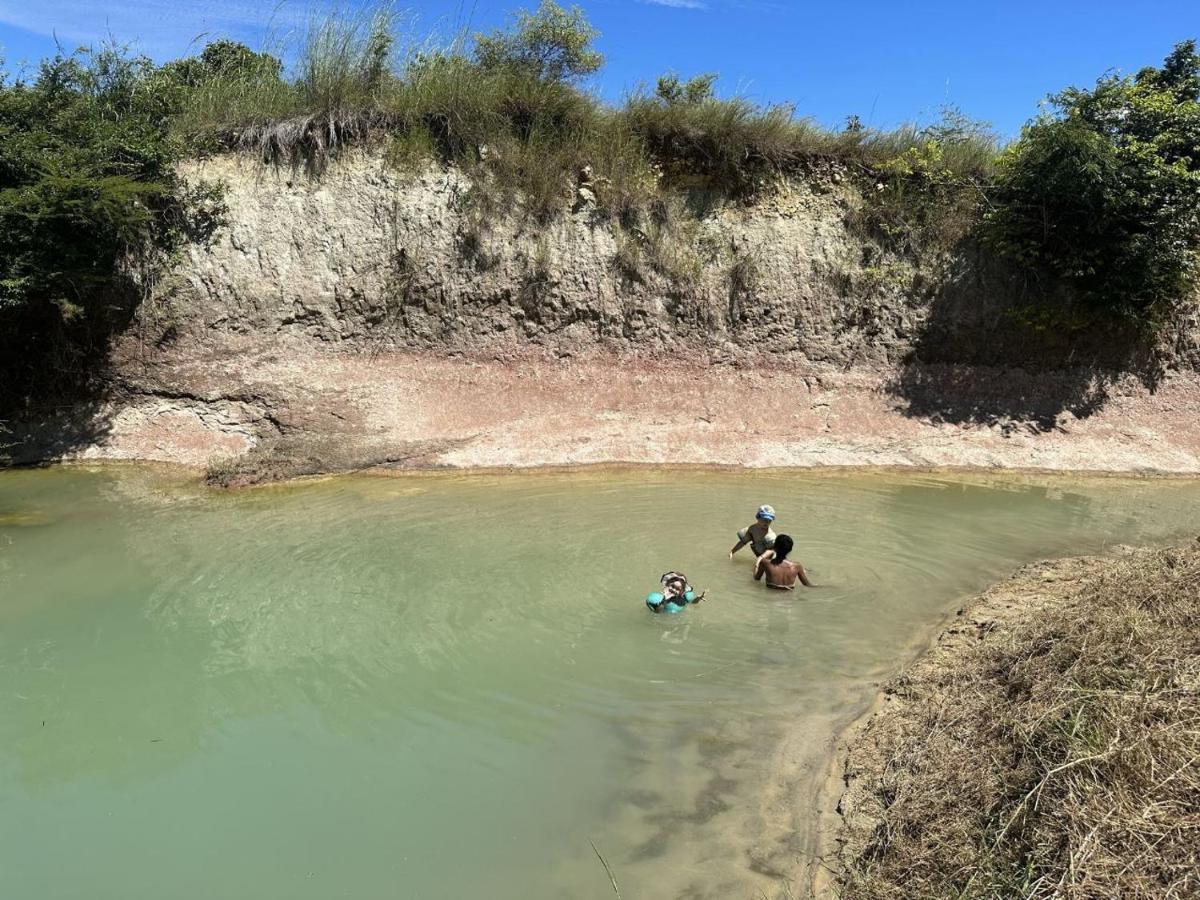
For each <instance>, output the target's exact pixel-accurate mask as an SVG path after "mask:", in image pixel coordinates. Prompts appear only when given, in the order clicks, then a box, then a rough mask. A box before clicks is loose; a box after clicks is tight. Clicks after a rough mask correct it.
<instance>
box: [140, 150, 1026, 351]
mask: <svg viewBox="0 0 1200 900" xmlns="http://www.w3.org/2000/svg"><path fill="white" fill-rule="evenodd" d="M189 175H191V176H193V177H199V178H207V179H219V180H220V181H222V182H223V183H224V184H225V185H226V186H227V189H228V193H227V202H228V205H229V210H230V216H229V226H228V227H227V228H225V229H223V230H222V232H221V233H220V234H219V236H218V238H217V240H216V241H215V243H214V244H213V245H212V246H210V247H207V248H193V249H192V250H191V251H190V252H189V254H188V256H187V258H186V259H185V260H184V261H183V262H182V263H181V264H180V265H179V266H178V268H177V269H176V271H175V272H174V273H173V275H172V276H171V277H170V278H168V279H167V280H166V281H165V283H164V284H163V286H162V289H161V290H160V292H159V297H158V299H157V301H156V302H155V303H154V304H151V305H150V306H149V307H148V310H147V313H146V317H147V320H148V321H149V323H150V324H151V325H154V326H157V327H160V328H164V329H165V328H168V327H172V326H173V327H174V328H175V329H176V330H178V329H180V328H181V327H182V326H187V327H195V326H201V327H203V329H204V330H206V331H213V330H215V331H219V332H237V333H258V334H274V333H289V334H293V335H303V336H306V337H309V338H314V339H317V340H319V341H322V342H326V343H340V344H344V345H346V346H347V347H358V348H362V347H377V346H381V345H384V346H396V347H405V348H428V347H448V348H454V349H460V350H466V351H484V352H488V351H491V350H499V349H502V348H504V347H506V346H507V347H513V346H516V345H520V344H528V343H529V342H534V343H537V344H542V345H545V346H547V347H550V348H552V349H555V350H560V351H570V352H572V353H576V352H579V351H580V350H582V349H586V348H587V347H591V346H602V347H608V348H613V349H639V348H646V349H654V348H658V347H661V346H663V345H666V344H676V343H677V342H679V341H681V340H682V341H683V342H685V343H686V344H687V345H689V346H690V347H691V348H693V349H694V350H700V351H703V353H704V354H706V355H707V356H708V357H709V358H710V359H714V360H716V361H721V360H723V359H729V358H736V357H738V356H739V355H744V354H747V353H767V354H788V355H790V356H795V357H796V358H798V359H801V360H805V361H810V362H818V363H831V364H835V365H837V366H843V367H844V366H852V365H861V364H864V363H867V364H872V363H874V364H877V363H888V362H896V361H898V360H900V359H903V358H905V357H906V356H908V355H909V354H911V353H912V351H914V349H915V350H918V351H919V352H920V351H921V348H920V346H919V345H920V342H921V341H922V340H924V341H925V343H926V344H927V345H929V344H930V343H931V342H930V341H929V340H928V338H929V332H930V329H933V330H935V331H937V332H938V339H937V341H936V342H934V343H936V345H937V348H936V352H934V353H933V354H932V355H931V354H930V353H929V352H928V347H927V348H926V351H925V352H920V355H921V356H922V358H930V359H936V360H940V361H947V360H952V361H962V362H984V363H992V362H1000V361H1002V360H1000V359H999V358H998V357H999V355H1000V354H1002V353H1003V352H1004V351H1005V349H1006V345H1011V343H1012V341H1011V340H1010V339H1009V337H1008V336H1007V332H1006V328H1008V320H1007V319H1006V318H1005V317H1004V315H1003V313H1002V307H1003V305H1004V303H1005V302H1006V301H1007V300H1008V299H1009V298H1010V294H1011V285H1010V284H1008V283H1005V282H1003V281H1001V280H999V279H991V281H990V282H989V281H988V279H985V278H984V277H983V276H982V275H981V273H980V272H979V271H977V270H974V269H973V268H972V267H971V266H970V265H968V264H965V263H960V264H959V265H958V266H957V269H958V270H959V271H957V272H950V273H948V274H945V273H944V274H943V275H942V276H939V277H938V278H937V279H934V278H930V277H929V276H928V275H925V274H923V273H920V272H918V271H916V270H915V269H914V268H913V267H912V266H911V265H909V264H907V263H904V262H902V261H898V260H888V259H886V258H881V257H880V256H879V255H878V253H876V252H873V251H872V249H871V248H870V247H869V246H868V245H867V244H866V243H865V242H864V241H863V240H862V239H861V237H859V236H858V235H857V234H856V233H855V231H854V230H853V229H852V228H849V227H848V226H847V218H848V216H850V215H852V213H853V211H854V210H855V209H856V208H857V207H858V206H860V205H861V198H860V197H859V196H858V194H857V192H856V190H855V189H854V188H852V187H850V186H849V184H848V183H846V182H845V181H844V180H843V179H842V178H841V177H839V176H838V175H837V174H836V173H834V174H832V175H831V176H827V177H823V178H819V179H813V180H812V181H810V182H798V183H793V184H792V185H791V186H790V187H789V188H788V189H787V190H786V191H784V192H782V193H780V194H777V195H775V196H773V197H771V198H770V199H768V200H765V201H763V202H760V203H758V204H756V205H754V206H751V207H746V208H729V207H725V208H722V209H718V210H716V211H715V212H710V213H708V214H706V215H703V216H702V217H701V218H699V219H697V218H695V217H694V216H684V215H679V214H678V212H676V215H675V217H674V220H673V221H672V222H671V223H670V224H668V225H665V226H662V227H658V226H654V225H650V226H647V227H646V229H645V230H642V229H632V230H628V231H627V230H623V229H620V228H616V227H614V226H613V225H612V224H611V223H609V222H607V221H605V220H603V219H602V218H601V217H600V216H598V215H597V214H596V212H595V210H594V208H593V207H592V206H591V205H590V204H589V203H588V202H587V199H588V195H587V192H586V189H585V190H583V191H580V193H579V198H580V202H579V203H577V204H576V210H575V212H573V213H572V214H570V215H567V216H564V217H562V218H560V219H559V220H558V221H555V222H553V223H550V224H548V225H538V224H536V223H531V222H529V221H528V220H525V219H523V218H522V217H519V216H517V215H514V214H512V212H511V210H506V209H503V208H500V209H496V208H489V209H487V210H486V211H485V210H484V209H483V206H484V204H483V203H482V202H481V201H480V199H479V197H480V192H479V191H478V190H475V189H473V188H472V185H471V184H470V182H468V181H467V180H466V179H465V178H464V177H462V176H461V175H459V174H456V173H453V172H428V173H425V174H422V175H417V176H406V175H403V174H401V173H398V172H396V171H394V170H391V169H389V167H388V166H387V165H386V164H385V163H384V162H383V161H382V160H381V159H380V158H379V157H377V156H371V155H358V156H355V157H352V158H348V159H345V160H343V161H341V162H339V163H338V164H336V165H335V166H333V167H332V168H331V169H330V170H329V171H328V172H327V173H326V174H325V175H324V176H323V177H322V178H321V179H320V180H311V179H308V178H306V177H304V176H301V175H294V174H292V173H289V172H286V171H278V170H273V169H269V168H266V167H263V166H261V165H258V164H257V163H254V162H252V161H247V160H239V159H234V158H219V159H215V160H210V161H206V162H203V163H197V164H194V165H193V166H192V167H191V168H190V170H189ZM1009 362H1011V360H1010V361H1009Z"/></svg>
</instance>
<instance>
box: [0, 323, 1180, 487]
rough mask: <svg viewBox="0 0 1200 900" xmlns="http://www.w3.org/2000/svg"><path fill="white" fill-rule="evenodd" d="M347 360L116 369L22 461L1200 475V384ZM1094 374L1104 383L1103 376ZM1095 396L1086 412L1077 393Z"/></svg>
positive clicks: (218, 352) (938, 370) (953, 373)
mask: <svg viewBox="0 0 1200 900" xmlns="http://www.w3.org/2000/svg"><path fill="white" fill-rule="evenodd" d="M914 373H915V370H914V369H913V368H912V367H909V368H908V369H907V370H904V371H900V370H897V369H895V368H889V367H881V368H864V369H855V370H851V371H844V370H838V369H833V368H831V367H828V366H818V365H812V364H809V365H800V364H795V363H793V364H778V363H772V362H771V361H769V360H764V361H759V362H757V363H755V364H746V365H719V364H717V365H714V364H709V363H705V362H691V361H678V362H666V361H664V360H663V359H662V358H661V357H660V356H654V355H634V354H625V355H604V354H592V355H590V356H581V357H579V358H566V359H564V358H559V357H554V356H551V355H548V354H546V353H545V351H544V350H530V351H529V352H527V353H526V354H524V355H515V354H514V355H508V356H506V357H503V358H495V357H491V358H471V357H468V356H456V355H449V354H447V353H437V352H433V351H423V352H380V353H377V354H367V353H362V352H338V351H336V350H332V349H329V348H328V347H325V346H323V345H319V344H315V343H313V342H310V341H308V340H303V339H293V338H286V337H283V336H276V337H274V338H271V339H263V338H260V337H251V336H246V337H241V336H231V335H224V336H220V337H217V338H212V339H210V340H209V341H207V342H205V343H204V344H202V345H198V344H190V343H189V344H187V345H180V346H176V347H173V348H166V349H157V350H154V351H153V352H149V353H143V351H142V349H141V348H140V346H138V345H136V344H133V343H132V342H131V343H128V344H127V345H126V346H125V347H124V348H123V350H122V351H121V352H120V353H119V354H118V356H117V357H116V359H115V361H114V374H113V376H112V384H113V386H112V388H111V390H110V392H109V395H108V399H107V400H106V401H105V402H104V403H102V404H100V405H98V406H93V407H88V408H80V409H75V410H67V411H62V412H59V413H57V414H56V415H55V416H53V417H50V418H44V419H41V420H39V421H37V422H35V423H33V424H32V425H26V426H23V427H22V428H21V429H20V430H18V431H17V432H16V434H15V437H14V439H13V440H14V441H15V444H14V446H13V447H12V448H10V450H9V452H10V453H11V455H12V456H13V458H14V459H15V460H16V461H18V462H31V461H38V460H44V459H46V458H67V459H71V458H82V459H142V460H160V461H166V462H174V463H182V464H185V465H192V466H209V467H211V468H212V470H213V473H214V476H215V477H216V478H217V479H218V480H222V481H229V482H232V483H251V482H255V481H261V480H273V479H275V478H279V477H288V476H291V475H298V474H310V473H316V472H340V471H350V470H362V469H368V468H373V467H407V468H413V467H425V468H429V467H472V468H479V467H530V466H552V465H563V466H573V465H588V464H612V463H631V464H699V465H733V466H748V467H811V466H895V467H966V468H1013V469H1046V470H1050V469H1054V470H1077V471H1091V472H1157V473H1180V474H1183V473H1195V472H1200V378H1197V376H1196V375H1195V374H1194V373H1186V374H1180V375H1177V376H1175V377H1173V378H1168V379H1167V380H1165V381H1164V382H1162V383H1160V384H1159V385H1158V386H1157V388H1156V389H1155V390H1153V391H1151V390H1150V389H1148V388H1146V387H1145V386H1144V385H1142V384H1141V382H1139V381H1138V380H1137V379H1136V378H1133V377H1129V378H1126V379H1123V380H1116V381H1111V382H1108V383H1103V384H1102V383H1100V382H1099V381H1097V380H1095V379H1092V377H1091V376H1090V375H1089V374H1088V373H1086V372H1062V373H1044V372H1043V373H1026V372H1022V371H1020V370H997V369H987V368H978V367H976V368H969V367H954V366H925V367H923V368H921V369H920V371H919V380H920V381H921V384H922V385H923V390H924V391H926V393H927V395H928V396H935V397H936V398H937V400H938V406H937V408H929V407H928V406H926V407H920V406H917V407H914V404H913V402H912V400H911V399H909V397H908V396H905V394H904V392H901V391H898V390H897V389H896V387H895V385H896V381H897V378H899V377H907V378H909V379H912V378H914V377H915V375H914ZM1089 379H1091V380H1090V381H1089ZM1085 383H1086V384H1087V385H1088V387H1087V391H1086V393H1088V394H1089V396H1090V397H1091V398H1092V399H1091V400H1090V401H1089V403H1088V404H1086V405H1084V406H1077V405H1073V404H1072V403H1071V402H1070V398H1072V397H1078V396H1079V395H1080V385H1081V384H1085Z"/></svg>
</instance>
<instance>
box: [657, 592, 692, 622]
mask: <svg viewBox="0 0 1200 900" xmlns="http://www.w3.org/2000/svg"><path fill="white" fill-rule="evenodd" d="M695 601H696V592H695V591H693V590H688V591H686V592H685V593H684V594H683V596H682V597H677V598H675V599H673V600H671V601H669V602H667V603H663V595H662V594H661V593H660V592H659V591H654V592H653V593H650V594H647V595H646V606H647V607H649V609H650V612H656V613H666V614H667V615H669V616H673V615H675V614H676V613H681V612H683V611H684V610H685V609H687V608H688V604H689V603H694V602H695Z"/></svg>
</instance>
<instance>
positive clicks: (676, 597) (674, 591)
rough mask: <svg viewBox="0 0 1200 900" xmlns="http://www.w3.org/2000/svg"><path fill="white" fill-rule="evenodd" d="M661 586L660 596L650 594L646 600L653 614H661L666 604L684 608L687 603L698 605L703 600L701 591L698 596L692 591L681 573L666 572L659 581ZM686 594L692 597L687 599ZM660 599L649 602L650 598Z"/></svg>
mask: <svg viewBox="0 0 1200 900" xmlns="http://www.w3.org/2000/svg"><path fill="white" fill-rule="evenodd" d="M659 583H660V584H661V585H662V592H661V594H651V595H650V597H648V598H647V599H646V604H647V605H648V606H649V607H650V608H651V609H652V610H654V612H662V611H663V609H665V608H666V605H667V604H668V603H673V604H674V605H675V606H686V605H687V604H688V603H699V602H700V601H701V600H703V599H704V592H703V591H702V592H701V593H700V594H699V595H698V596H697V595H695V594H694V592H693V591H692V586H691V585H690V584H688V580H687V576H686V575H684V574H683V573H682V572H668V573H667V574H665V575H663V577H662V578H660V579H659ZM688 594H692V595H693V596H692V597H691V598H690V599H689V597H688ZM657 597H661V599H656V600H655V602H651V598H657Z"/></svg>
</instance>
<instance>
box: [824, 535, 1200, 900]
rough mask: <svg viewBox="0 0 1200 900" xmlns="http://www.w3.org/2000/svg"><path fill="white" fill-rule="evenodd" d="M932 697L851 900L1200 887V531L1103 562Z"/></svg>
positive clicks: (886, 778) (1172, 893) (895, 753)
mask: <svg viewBox="0 0 1200 900" xmlns="http://www.w3.org/2000/svg"><path fill="white" fill-rule="evenodd" d="M1030 589H1031V590H1038V586H1037V585H1034V586H1031V588H1030ZM1045 589H1046V590H1050V591H1053V590H1055V585H1053V584H1049V585H1048V586H1047V587H1046V588H1045ZM922 696H923V698H924V699H923V700H921V701H919V703H918V705H919V708H918V710H917V712H916V713H915V714H914V715H913V716H912V717H911V718H910V720H909V721H907V723H906V726H905V727H904V729H903V734H902V737H901V738H900V739H898V740H897V741H896V742H895V743H894V744H893V745H891V746H889V747H888V748H887V749H888V750H890V759H889V760H888V762H887V765H886V769H885V771H884V772H883V773H882V775H881V777H880V778H879V779H878V781H877V782H876V783H875V784H874V797H875V800H876V801H877V803H878V805H879V807H880V809H881V810H882V819H881V820H880V821H879V823H878V826H877V828H876V830H875V833H874V836H873V839H872V840H871V841H870V842H869V843H868V844H867V846H866V848H865V850H864V851H863V852H862V853H861V854H860V856H859V857H858V859H857V860H855V862H854V865H853V866H852V869H851V871H850V872H849V873H848V877H847V879H846V883H845V885H844V889H843V891H842V896H843V897H845V898H847V900H863V898H884V897H898V896H908V897H957V898H985V897H986V898H993V897H1063V896H1066V897H1095V898H1102V897H1103V898H1108V897H1194V896H1197V895H1198V894H1200V544H1192V545H1190V546H1188V547H1184V548H1180V549H1174V550H1165V551H1161V552H1140V553H1136V554H1134V555H1131V556H1127V557H1123V558H1119V559H1115V560H1112V561H1105V562H1103V563H1100V564H1099V565H1098V566H1097V568H1096V569H1095V570H1094V571H1093V572H1091V573H1089V574H1087V575H1086V576H1085V577H1084V578H1083V579H1082V580H1081V581H1080V582H1079V583H1078V584H1076V585H1074V586H1073V589H1072V590H1071V592H1070V595H1069V597H1068V598H1067V600H1066V602H1063V603H1056V604H1053V605H1051V606H1050V607H1049V609H1048V610H1047V611H1045V612H1043V613H1038V614H1036V615H1034V616H1033V618H1032V620H1031V621H1028V622H1025V623H1023V624H1020V625H1017V626H1016V627H1014V628H1013V629H1012V630H1011V631H1010V632H1008V633H1006V634H1004V636H1003V637H1002V638H1001V639H999V640H989V641H987V642H984V643H982V644H980V645H978V646H977V647H975V648H973V649H972V650H971V651H970V652H968V653H967V654H965V656H964V658H963V659H961V661H960V664H959V665H956V666H955V668H954V671H947V672H944V673H942V675H941V676H940V677H939V678H938V679H937V680H936V682H935V683H923V684H922Z"/></svg>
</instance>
